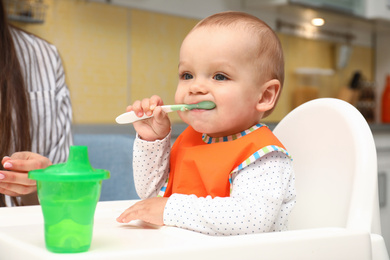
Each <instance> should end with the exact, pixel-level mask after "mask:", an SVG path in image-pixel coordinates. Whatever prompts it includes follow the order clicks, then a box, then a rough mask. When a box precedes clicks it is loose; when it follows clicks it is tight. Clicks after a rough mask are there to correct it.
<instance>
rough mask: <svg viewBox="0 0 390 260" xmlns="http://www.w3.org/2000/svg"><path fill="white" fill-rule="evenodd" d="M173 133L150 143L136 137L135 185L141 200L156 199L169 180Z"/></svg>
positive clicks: (134, 149) (134, 148)
mask: <svg viewBox="0 0 390 260" xmlns="http://www.w3.org/2000/svg"><path fill="white" fill-rule="evenodd" d="M170 149H171V132H170V133H169V134H168V135H167V136H166V137H165V138H164V139H162V140H156V141H153V142H148V141H145V140H142V139H140V138H139V137H138V134H137V136H136V139H135V141H134V146H133V174H134V184H135V189H136V191H137V194H138V196H139V197H140V198H141V199H147V198H151V197H156V196H157V195H158V193H159V191H160V190H161V188H162V187H163V186H164V184H165V182H166V181H167V179H168V174H169V157H170Z"/></svg>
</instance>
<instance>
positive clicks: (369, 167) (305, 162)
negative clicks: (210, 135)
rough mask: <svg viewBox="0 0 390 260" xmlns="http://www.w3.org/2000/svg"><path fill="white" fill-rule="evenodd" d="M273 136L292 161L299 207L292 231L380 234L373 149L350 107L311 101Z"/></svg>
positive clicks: (291, 222) (362, 121) (366, 128)
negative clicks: (343, 230) (340, 229)
mask: <svg viewBox="0 0 390 260" xmlns="http://www.w3.org/2000/svg"><path fill="white" fill-rule="evenodd" d="M273 132H274V133H275V135H276V136H277V137H278V138H279V139H280V140H281V142H282V143H283V144H284V146H285V147H286V149H287V150H288V152H289V153H290V154H291V155H292V158H293V166H294V171H295V176H296V177H295V179H296V188H297V204H296V205H295V208H294V209H293V211H292V213H291V217H290V219H289V228H290V229H307V228H317V227H346V228H352V229H364V230H367V231H370V232H372V233H377V234H380V218H379V201H378V188H377V157H376V149H375V143H374V139H373V136H372V133H371V130H370V127H369V125H368V124H367V122H366V120H365V119H364V118H363V116H362V115H361V113H360V112H359V111H358V110H357V109H356V108H355V107H354V106H352V105H350V104H349V103H347V102H344V101H342V100H339V99H333V98H321V99H316V100H312V101H309V102H307V103H305V104H303V105H301V106H299V107H297V108H296V109H294V110H293V111H291V112H290V113H289V114H288V115H287V116H286V117H285V118H283V120H281V122H280V123H279V124H278V125H277V126H276V127H275V129H274V131H273Z"/></svg>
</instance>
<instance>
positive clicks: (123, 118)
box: [115, 101, 215, 124]
mask: <svg viewBox="0 0 390 260" xmlns="http://www.w3.org/2000/svg"><path fill="white" fill-rule="evenodd" d="M161 108H162V110H163V111H164V112H166V113H169V112H173V111H188V110H192V109H206V110H210V109H213V108H215V103H214V102H212V101H202V102H199V103H197V104H191V105H185V104H182V105H166V106H161ZM152 116H153V115H151V116H147V115H145V114H144V115H143V116H142V117H138V116H137V115H136V114H135V113H134V111H130V112H126V113H123V114H122V115H119V116H118V117H117V118H116V119H115V121H116V122H117V123H118V124H130V123H134V122H135V121H139V120H143V119H147V118H151V117H152Z"/></svg>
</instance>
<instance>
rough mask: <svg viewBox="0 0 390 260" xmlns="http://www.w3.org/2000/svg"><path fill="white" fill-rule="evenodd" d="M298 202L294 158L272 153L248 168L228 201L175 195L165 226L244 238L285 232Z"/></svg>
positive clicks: (238, 178) (240, 175)
mask: <svg viewBox="0 0 390 260" xmlns="http://www.w3.org/2000/svg"><path fill="white" fill-rule="evenodd" d="M294 203H295V189H294V175H293V169H292V165H291V162H290V159H289V158H287V156H285V155H284V154H281V153H276V152H273V153H270V154H267V155H265V156H264V157H262V158H260V159H259V160H257V161H255V162H253V163H252V164H250V165H248V166H247V167H245V168H244V169H243V170H242V171H241V172H239V174H238V175H237V176H236V177H235V179H234V180H233V190H232V194H231V196H230V197H226V198H218V197H217V198H214V199H212V198H211V197H206V198H197V197H196V196H194V195H181V194H173V195H172V196H171V197H170V198H169V199H168V202H167V204H166V206H165V210H164V224H165V225H171V226H177V227H180V228H185V229H189V230H193V231H197V232H200V233H204V234H209V235H240V234H250V233H260V232H269V231H275V230H285V229H286V228H287V227H286V225H287V217H288V215H289V213H290V211H291V209H292V206H293V205H294Z"/></svg>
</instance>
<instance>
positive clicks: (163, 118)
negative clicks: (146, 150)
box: [126, 96, 171, 141]
mask: <svg viewBox="0 0 390 260" xmlns="http://www.w3.org/2000/svg"><path fill="white" fill-rule="evenodd" d="M162 105H163V101H162V99H161V98H160V97H159V96H152V97H151V98H145V99H143V100H142V101H141V100H137V101H135V102H134V103H133V105H130V106H128V107H127V109H126V110H127V112H130V111H134V113H135V114H136V115H137V116H138V117H141V116H143V115H144V114H146V115H148V116H151V115H153V117H151V118H148V119H144V120H140V121H136V122H134V123H133V125H134V129H135V130H136V131H137V133H138V135H139V137H140V138H141V139H143V140H145V141H155V140H162V139H164V138H165V137H166V136H167V135H168V134H169V131H170V130H171V122H170V120H169V118H168V116H167V113H165V112H164V111H163V110H162V109H161V107H160V106H162Z"/></svg>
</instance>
